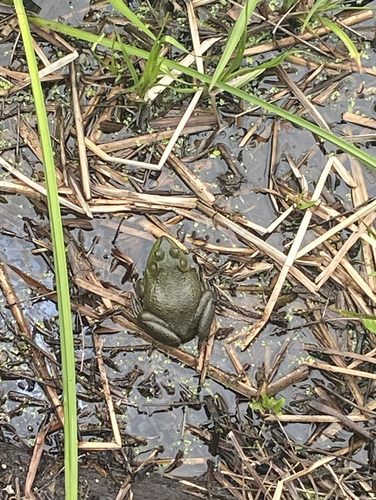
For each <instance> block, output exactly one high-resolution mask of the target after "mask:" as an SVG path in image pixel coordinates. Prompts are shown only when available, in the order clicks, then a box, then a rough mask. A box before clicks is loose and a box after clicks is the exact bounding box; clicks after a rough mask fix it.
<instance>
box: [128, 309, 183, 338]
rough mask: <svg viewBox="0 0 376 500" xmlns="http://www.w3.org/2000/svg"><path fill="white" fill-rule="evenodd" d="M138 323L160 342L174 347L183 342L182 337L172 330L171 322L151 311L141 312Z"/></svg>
mask: <svg viewBox="0 0 376 500" xmlns="http://www.w3.org/2000/svg"><path fill="white" fill-rule="evenodd" d="M137 323H138V324H139V325H140V326H141V328H142V329H143V330H145V332H146V333H148V334H149V335H150V336H151V337H153V339H155V340H157V341H158V342H162V343H163V344H167V345H170V346H172V347H178V346H179V345H180V344H181V340H180V338H179V337H178V336H177V335H176V334H175V333H174V332H173V331H172V330H171V328H170V326H169V324H168V323H166V322H165V321H163V319H160V318H158V316H155V315H154V314H152V313H150V312H147V311H142V312H140V314H139V315H138V316H137Z"/></svg>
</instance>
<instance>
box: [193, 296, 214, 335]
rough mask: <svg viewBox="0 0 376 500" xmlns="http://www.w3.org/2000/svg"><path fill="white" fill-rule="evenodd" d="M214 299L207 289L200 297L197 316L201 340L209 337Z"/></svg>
mask: <svg viewBox="0 0 376 500" xmlns="http://www.w3.org/2000/svg"><path fill="white" fill-rule="evenodd" d="M214 312H215V308H214V299H213V294H212V292H211V291H210V290H206V291H205V292H204V293H203V294H202V297H201V299H200V302H199V304H198V307H197V311H196V314H195V317H196V318H197V319H198V326H197V333H198V337H199V339H200V342H202V341H204V340H205V339H207V338H208V336H209V333H210V327H211V324H212V321H213V317H214Z"/></svg>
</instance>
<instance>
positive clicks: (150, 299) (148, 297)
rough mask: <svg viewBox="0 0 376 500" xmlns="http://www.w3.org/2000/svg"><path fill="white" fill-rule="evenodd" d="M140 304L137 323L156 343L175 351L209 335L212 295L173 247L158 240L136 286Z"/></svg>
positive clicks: (172, 243)
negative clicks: (183, 345)
mask: <svg viewBox="0 0 376 500" xmlns="http://www.w3.org/2000/svg"><path fill="white" fill-rule="evenodd" d="M136 292H137V295H138V296H139V298H140V300H141V302H142V309H141V311H140V312H139V314H138V316H137V323H138V324H139V326H140V327H141V328H142V329H143V330H145V332H146V333H148V334H149V335H150V336H151V337H153V338H154V339H155V340H157V341H158V342H162V343H164V344H167V345H170V346H174V347H178V346H179V345H180V344H181V343H185V342H189V341H190V340H192V339H193V338H194V337H195V336H196V335H198V337H199V339H200V342H202V341H203V340H205V339H206V338H207V337H208V335H209V332H210V327H211V324H212V321H213V317H214V300H213V295H212V293H211V291H209V290H205V289H204V286H203V284H202V283H201V281H200V279H199V276H198V274H197V270H196V269H195V268H193V267H192V266H191V265H190V263H189V261H188V259H187V257H186V255H185V254H184V252H182V250H181V249H180V248H179V247H178V246H177V245H176V243H175V242H174V241H172V240H170V239H169V238H167V237H166V236H162V237H161V238H158V240H157V241H156V242H155V243H154V246H153V248H152V249H151V251H150V254H149V257H148V261H147V264H146V269H145V272H144V277H143V278H142V279H140V280H139V281H138V282H137V283H136Z"/></svg>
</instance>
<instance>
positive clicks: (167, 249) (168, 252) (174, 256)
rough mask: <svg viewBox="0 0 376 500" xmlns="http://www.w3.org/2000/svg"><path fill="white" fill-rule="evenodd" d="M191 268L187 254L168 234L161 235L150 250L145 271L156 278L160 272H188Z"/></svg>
mask: <svg viewBox="0 0 376 500" xmlns="http://www.w3.org/2000/svg"><path fill="white" fill-rule="evenodd" d="M190 269H191V265H190V263H189V262H188V259H187V257H186V255H185V254H184V252H183V251H182V250H181V249H180V248H179V247H178V246H177V244H176V243H175V242H174V241H172V240H170V238H167V236H161V237H160V238H158V239H157V241H156V242H155V243H154V245H153V248H152V249H151V251H150V254H149V258H148V261H147V264H146V270H145V271H146V272H147V273H148V274H149V276H150V277H153V278H155V277H156V276H158V275H159V273H160V272H180V273H186V272H187V271H189V270H190Z"/></svg>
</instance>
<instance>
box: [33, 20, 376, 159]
mask: <svg viewBox="0 0 376 500" xmlns="http://www.w3.org/2000/svg"><path fill="white" fill-rule="evenodd" d="M29 19H30V21H31V22H33V24H35V25H36V26H40V27H45V28H49V29H52V30H55V31H58V32H59V33H63V34H66V35H69V36H72V37H75V38H78V39H80V40H85V41H88V42H90V43H98V44H101V45H103V46H105V47H108V48H111V47H112V44H113V40H110V39H108V38H103V37H99V36H97V35H93V34H91V33H86V32H85V31H82V30H79V29H77V28H72V27H70V26H66V25H64V24H61V23H58V22H56V21H49V20H47V19H43V18H40V17H37V16H32V15H29ZM117 44H118V42H116V43H115V44H114V47H115V49H120V45H117ZM123 45H124V47H125V50H127V52H128V54H130V55H135V56H137V57H143V58H144V59H147V58H148V57H149V53H148V52H147V51H145V50H142V49H138V48H136V47H132V46H130V45H125V44H123ZM161 59H162V64H161V67H160V69H161V70H162V71H166V72H168V71H171V70H176V71H179V72H181V73H183V74H185V75H189V76H191V77H192V78H196V79H197V80H200V81H201V82H203V83H206V84H208V85H210V84H211V82H212V78H211V77H210V76H208V75H205V74H202V73H199V72H198V71H196V70H194V69H192V68H189V67H185V66H182V65H181V64H179V63H176V62H174V61H170V60H169V59H165V58H161ZM215 86H216V87H218V88H219V89H221V90H223V91H225V92H229V93H230V94H232V95H234V96H236V97H239V98H240V99H244V100H245V101H247V102H250V103H252V104H254V105H255V106H260V107H261V108H263V109H265V110H266V111H267V112H269V113H273V114H275V115H277V116H280V117H281V118H283V119H285V120H287V121H290V122H291V123H294V124H295V125H297V126H298V127H302V128H303V129H306V130H309V131H310V132H312V133H313V134H315V135H317V136H318V137H320V138H321V139H323V140H325V141H328V142H331V143H332V144H334V145H335V146H337V147H338V148H339V149H341V150H342V151H345V152H346V153H348V154H349V155H351V156H353V157H354V158H357V159H358V160H359V161H361V162H363V163H365V164H366V165H368V166H370V167H372V168H374V169H376V158H375V157H373V156H372V155H370V154H368V153H366V152H365V151H363V150H361V149H359V148H357V147H356V146H354V145H353V144H349V143H347V142H346V141H345V140H344V139H341V138H340V137H338V136H336V135H335V134H333V133H332V132H328V131H326V130H323V129H321V128H320V127H318V126H317V125H315V124H313V123H311V122H309V121H307V120H304V119H303V118H300V117H299V116H296V115H294V114H292V113H289V112H288V111H285V110H283V109H281V108H278V106H275V105H274V104H270V103H268V102H267V101H263V100H262V99H259V98H258V97H256V96H254V95H252V94H248V93H247V92H244V91H243V90H240V89H238V88H235V87H232V86H231V85H228V84H226V83H224V82H222V81H217V82H216V84H215Z"/></svg>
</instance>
